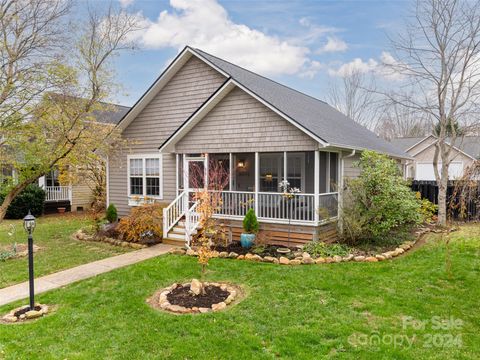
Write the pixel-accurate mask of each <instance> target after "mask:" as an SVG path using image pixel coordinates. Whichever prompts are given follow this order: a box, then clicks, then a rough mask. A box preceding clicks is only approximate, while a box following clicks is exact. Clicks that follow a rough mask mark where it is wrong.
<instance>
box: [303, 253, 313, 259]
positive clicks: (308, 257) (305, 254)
mask: <svg viewBox="0 0 480 360" xmlns="http://www.w3.org/2000/svg"><path fill="white" fill-rule="evenodd" d="M302 257H303V258H304V259H311V258H312V257H311V256H310V254H309V253H308V252H303V253H302Z"/></svg>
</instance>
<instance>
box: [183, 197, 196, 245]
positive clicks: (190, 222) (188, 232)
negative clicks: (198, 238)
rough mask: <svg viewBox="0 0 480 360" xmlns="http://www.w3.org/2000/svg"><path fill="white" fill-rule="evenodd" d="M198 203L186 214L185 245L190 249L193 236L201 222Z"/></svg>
mask: <svg viewBox="0 0 480 360" xmlns="http://www.w3.org/2000/svg"><path fill="white" fill-rule="evenodd" d="M197 206H198V201H195V203H194V204H193V205H192V206H191V207H190V209H188V210H187V212H186V214H185V245H186V246H187V247H188V248H190V243H191V241H192V234H193V232H194V231H195V230H196V229H197V227H198V224H199V222H200V215H199V214H198V213H197Z"/></svg>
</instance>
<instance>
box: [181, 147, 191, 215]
mask: <svg viewBox="0 0 480 360" xmlns="http://www.w3.org/2000/svg"><path fill="white" fill-rule="evenodd" d="M182 175H183V191H187V196H184V197H183V201H184V202H183V208H184V209H185V211H187V210H188V196H189V193H188V190H189V188H190V183H189V182H188V162H187V155H186V154H183V174H182Z"/></svg>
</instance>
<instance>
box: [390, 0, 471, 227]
mask: <svg viewBox="0 0 480 360" xmlns="http://www.w3.org/2000/svg"><path fill="white" fill-rule="evenodd" d="M392 45H393V55H394V57H395V59H396V61H395V62H392V63H390V64H385V65H386V66H387V67H388V68H390V70H392V71H393V72H396V73H398V74H401V75H402V76H403V77H404V84H403V85H402V87H401V89H400V90H402V89H405V88H409V89H410V90H411V91H410V92H409V93H414V96H406V95H405V93H404V92H402V91H396V92H395V91H394V92H392V93H390V94H389V99H390V100H391V101H393V102H395V103H397V104H399V105H402V106H404V107H405V108H407V109H411V110H413V111H419V112H421V113H423V114H424V117H425V118H426V119H428V120H429V121H430V122H431V123H432V128H433V127H434V126H435V125H437V124H438V128H439V133H438V137H437V141H436V144H435V156H434V172H435V179H436V181H437V184H438V188H439V195H438V202H439V204H438V205H439V214H438V215H439V216H438V222H439V224H440V225H445V224H446V221H447V199H446V198H447V194H446V193H447V183H448V169H449V165H450V163H451V161H452V159H453V153H452V149H453V147H454V146H455V145H456V144H458V141H461V136H459V134H457V133H456V131H455V129H453V131H451V132H450V131H449V129H450V128H451V127H450V126H449V124H450V123H451V122H452V121H453V122H458V123H459V124H460V125H461V127H462V128H463V129H464V133H468V132H470V130H471V129H473V128H475V127H476V126H478V119H479V117H478V113H479V105H480V71H479V70H480V2H478V1H471V2H469V1H460V0H425V1H420V0H419V1H418V2H417V6H416V9H415V14H414V16H413V20H412V21H411V22H410V23H409V24H407V26H406V28H405V31H404V32H403V33H402V34H399V35H398V37H397V38H396V39H395V40H392Z"/></svg>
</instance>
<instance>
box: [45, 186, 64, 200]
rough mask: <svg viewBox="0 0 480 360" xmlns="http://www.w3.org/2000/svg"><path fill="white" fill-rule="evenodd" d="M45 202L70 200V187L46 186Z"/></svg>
mask: <svg viewBox="0 0 480 360" xmlns="http://www.w3.org/2000/svg"><path fill="white" fill-rule="evenodd" d="M44 190H45V201H65V200H71V189H70V186H46V187H45V188H44Z"/></svg>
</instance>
